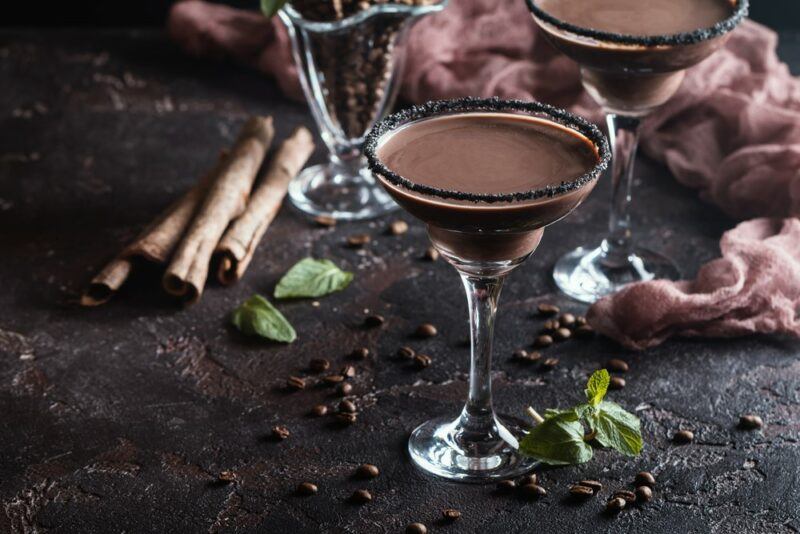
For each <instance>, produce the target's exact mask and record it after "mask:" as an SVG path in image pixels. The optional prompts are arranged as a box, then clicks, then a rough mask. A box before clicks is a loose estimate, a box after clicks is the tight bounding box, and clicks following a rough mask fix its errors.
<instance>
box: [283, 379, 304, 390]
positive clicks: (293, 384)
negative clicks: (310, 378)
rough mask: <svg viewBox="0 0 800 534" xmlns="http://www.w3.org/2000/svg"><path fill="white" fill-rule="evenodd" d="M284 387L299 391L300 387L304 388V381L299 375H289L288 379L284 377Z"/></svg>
mask: <svg viewBox="0 0 800 534" xmlns="http://www.w3.org/2000/svg"><path fill="white" fill-rule="evenodd" d="M286 387H287V388H288V389H291V390H293V391H299V390H301V389H305V387H306V381H305V380H303V379H302V378H300V377H299V376H290V377H289V378H288V379H286Z"/></svg>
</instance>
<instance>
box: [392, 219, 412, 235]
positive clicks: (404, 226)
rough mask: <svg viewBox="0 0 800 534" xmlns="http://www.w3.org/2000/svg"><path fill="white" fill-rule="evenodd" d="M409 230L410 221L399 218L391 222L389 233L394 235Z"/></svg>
mask: <svg viewBox="0 0 800 534" xmlns="http://www.w3.org/2000/svg"><path fill="white" fill-rule="evenodd" d="M406 232H408V223H407V222H405V221H401V220H397V221H392V222H391V223H389V233H390V234H392V235H402V234H404V233H406Z"/></svg>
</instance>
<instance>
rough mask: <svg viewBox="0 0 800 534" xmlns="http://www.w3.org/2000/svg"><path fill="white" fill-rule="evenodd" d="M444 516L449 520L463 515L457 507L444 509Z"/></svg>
mask: <svg viewBox="0 0 800 534" xmlns="http://www.w3.org/2000/svg"><path fill="white" fill-rule="evenodd" d="M442 516H443V517H444V518H445V519H446V520H448V521H455V520H456V519H458V518H459V517H461V512H459V511H458V510H456V509H455V508H445V509H444V510H442Z"/></svg>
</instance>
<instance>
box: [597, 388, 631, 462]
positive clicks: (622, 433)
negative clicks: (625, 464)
mask: <svg viewBox="0 0 800 534" xmlns="http://www.w3.org/2000/svg"><path fill="white" fill-rule="evenodd" d="M592 423H593V425H592V427H593V428H592V430H594V431H595V432H596V435H595V439H596V440H597V441H598V443H600V444H601V445H602V446H604V447H609V448H611V449H615V450H617V451H619V452H621V453H622V454H625V455H627V456H637V455H638V454H639V453H640V452H641V451H642V446H643V442H642V430H641V423H640V422H639V418H638V417H636V416H635V415H633V414H632V413H630V412H627V411H625V409H624V408H623V407H622V406H620V405H619V404H616V403H614V402H610V401H603V402H601V403H600V405H599V406H598V409H597V412H596V413H595V415H594V417H593V418H592Z"/></svg>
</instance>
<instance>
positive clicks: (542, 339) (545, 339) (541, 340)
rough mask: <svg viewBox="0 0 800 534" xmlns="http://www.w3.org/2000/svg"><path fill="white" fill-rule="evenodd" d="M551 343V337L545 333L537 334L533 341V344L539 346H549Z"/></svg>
mask: <svg viewBox="0 0 800 534" xmlns="http://www.w3.org/2000/svg"><path fill="white" fill-rule="evenodd" d="M552 344H553V338H552V337H550V336H548V335H547V334H543V335H541V336H538V337H537V338H536V340H535V341H534V342H533V345H534V346H536V347H541V348H545V347H549V346H550V345H552Z"/></svg>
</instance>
